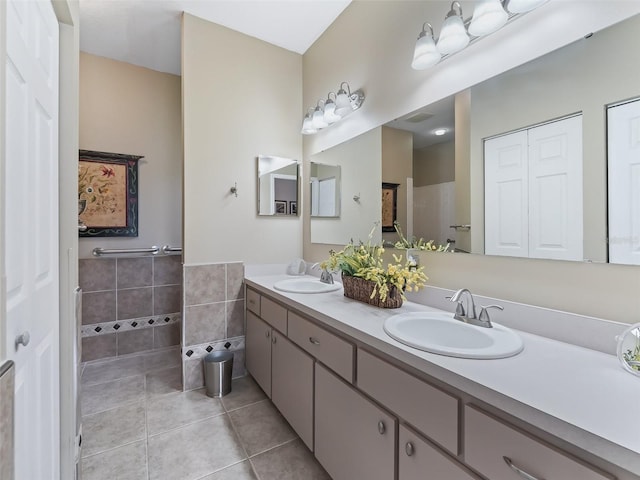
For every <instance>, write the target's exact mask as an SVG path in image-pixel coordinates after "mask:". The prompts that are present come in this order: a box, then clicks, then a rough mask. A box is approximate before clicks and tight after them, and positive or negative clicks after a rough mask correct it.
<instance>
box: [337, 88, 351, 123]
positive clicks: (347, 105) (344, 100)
mask: <svg viewBox="0 0 640 480" xmlns="http://www.w3.org/2000/svg"><path fill="white" fill-rule="evenodd" d="M351 112H353V107H352V106H351V100H349V95H348V94H347V92H345V91H344V90H343V89H340V90H339V91H338V95H337V96H336V110H335V113H336V115H340V117H346V116H347V115H349V114H350V113H351Z"/></svg>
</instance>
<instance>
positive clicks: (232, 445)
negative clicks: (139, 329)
mask: <svg viewBox="0 0 640 480" xmlns="http://www.w3.org/2000/svg"><path fill="white" fill-rule="evenodd" d="M180 370H181V367H180V354H179V352H178V351H177V350H176V351H171V352H170V355H169V356H167V352H166V351H165V352H160V353H152V354H147V355H137V356H129V357H121V358H118V359H114V360H106V361H102V362H92V363H88V364H86V365H85V366H84V369H83V372H82V382H81V383H82V399H81V400H82V409H83V410H82V411H83V418H82V421H83V447H82V455H83V458H82V479H83V480H103V479H105V480H106V479H109V480H165V479H166V480H330V477H329V476H328V475H327V473H326V472H325V471H324V470H323V469H322V467H321V466H320V465H319V464H318V463H317V462H316V460H315V458H314V457H313V455H312V454H311V453H310V452H309V450H307V448H306V447H305V446H304V444H303V443H302V441H301V440H300V439H299V438H298V437H297V435H296V434H295V432H293V430H291V427H289V425H288V424H287V422H286V421H285V420H284V418H282V416H281V415H280V414H279V413H278V411H277V410H276V409H275V407H274V406H273V405H272V404H271V401H270V400H269V399H267V398H266V397H265V395H264V393H263V392H262V390H261V389H260V388H259V387H258V386H257V385H256V383H255V382H254V381H253V380H252V379H251V377H249V376H247V377H242V378H237V379H234V380H233V390H232V392H231V393H230V394H229V395H227V396H225V397H223V398H222V399H214V398H209V397H207V396H206V395H205V393H204V390H203V389H200V390H193V391H190V392H182V390H181V383H180Z"/></svg>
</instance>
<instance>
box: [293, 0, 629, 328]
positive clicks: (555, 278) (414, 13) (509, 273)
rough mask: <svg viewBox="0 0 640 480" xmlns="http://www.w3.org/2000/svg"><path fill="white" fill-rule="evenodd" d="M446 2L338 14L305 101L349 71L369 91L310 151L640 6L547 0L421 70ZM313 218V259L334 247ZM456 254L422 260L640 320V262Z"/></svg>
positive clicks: (441, 281)
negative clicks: (318, 239)
mask: <svg viewBox="0 0 640 480" xmlns="http://www.w3.org/2000/svg"><path fill="white" fill-rule="evenodd" d="M465 4H466V5H467V6H468V2H463V7H465ZM448 8H449V4H447V3H446V2H390V1H380V2H364V1H356V2H353V3H352V4H351V5H350V6H349V7H348V8H347V9H346V10H345V11H344V12H343V14H342V15H340V17H338V19H337V21H336V22H335V23H334V24H333V25H332V26H331V27H330V28H329V29H328V30H327V32H325V34H324V35H323V36H322V37H320V39H318V40H317V41H316V42H315V43H314V45H313V46H312V47H311V48H310V49H309V50H308V51H307V53H306V54H305V55H304V105H305V106H311V105H313V104H315V102H316V101H317V99H318V98H323V97H324V96H326V92H327V90H328V89H331V88H335V86H337V85H338V84H339V83H340V82H341V81H344V80H347V81H349V82H350V84H351V87H352V89H356V88H363V89H364V92H365V94H366V96H367V98H366V100H365V103H364V104H363V106H362V108H361V109H360V110H358V111H357V112H355V113H354V114H353V115H351V116H350V117H349V118H348V119H346V120H345V121H344V122H342V124H340V125H339V126H337V127H333V128H328V129H326V130H323V131H321V132H319V133H318V134H316V135H313V136H308V137H306V138H305V144H304V148H305V158H307V157H308V156H309V155H311V154H313V153H315V152H318V151H321V150H323V149H326V148H328V147H330V146H333V145H336V144H338V143H340V142H343V141H345V140H348V139H349V138H352V137H355V136H357V135H359V134H361V133H363V132H366V131H368V130H370V129H372V128H375V127H377V126H379V125H383V124H385V123H387V122H389V121H391V120H393V119H395V118H399V117H401V116H402V115H404V114H406V113H408V112H411V111H414V110H417V109H418V108H420V107H422V106H424V105H428V104H430V103H433V102H435V101H437V100H440V99H442V98H445V97H447V96H449V95H452V94H455V93H457V92H460V91H463V90H465V89H467V88H469V87H471V86H472V85H475V84H477V83H479V82H482V81H484V80H486V79H487V78H490V77H493V76H495V75H497V74H499V73H501V72H503V71H506V70H508V69H510V68H513V67H515V66H517V65H520V64H522V63H525V62H527V61H529V60H531V59H533V58H537V57H539V56H540V55H542V54H545V53H548V52H550V51H553V50H555V49H557V48H558V47H560V46H562V45H566V44H568V43H570V42H572V41H574V40H577V39H579V38H581V37H583V36H584V35H585V34H586V33H589V32H592V31H598V30H600V29H601V28H604V27H606V26H608V25H610V24H612V23H615V22H617V21H619V20H621V19H623V18H626V17H628V16H630V15H631V14H633V13H638V12H640V4H639V3H638V2H625V1H597V2H549V3H547V4H545V5H544V6H543V7H541V8H540V9H538V10H536V11H534V12H531V13H530V14H528V15H527V16H525V17H523V18H521V19H518V21H516V22H513V23H512V24H510V25H508V26H507V27H505V28H504V29H502V30H501V31H499V32H496V33H495V34H494V35H491V36H490V37H487V38H485V39H483V40H482V41H481V42H478V43H476V44H475V45H472V46H471V47H470V48H468V49H466V50H465V51H463V52H461V53H460V54H457V55H456V56H454V57H452V58H450V59H448V60H447V61H445V62H443V63H441V64H440V65H438V66H436V67H435V68H432V69H430V70H427V71H422V72H416V71H413V70H412V69H411V68H410V66H409V64H410V59H411V52H412V49H413V45H414V44H415V37H416V35H417V33H418V32H419V30H420V27H421V25H422V22H424V21H432V22H436V23H439V20H438V19H441V18H444V15H445V14H446V11H447V9H448ZM468 10H469V11H471V9H468ZM548 15H553V34H547V35H540V32H549V29H550V28H551V27H550V23H549V17H548ZM363 19H366V21H365V20H363ZM434 19H436V20H434ZM380 32H384V35H381V33H380ZM336 52H340V53H339V55H338V54H336ZM402 52H404V54H403V53H402ZM456 176H457V175H456ZM363 181H364V180H363ZM306 195H308V191H307V193H306ZM456 203H458V199H456ZM457 220H458V219H457ZM308 227H309V225H308V218H307V220H306V223H305V230H304V235H305V236H304V242H305V243H304V255H305V259H308V260H314V261H315V260H320V259H322V258H324V257H326V247H325V248H318V247H319V246H317V245H314V244H312V243H311V242H310V237H309V233H308V231H309V230H308ZM450 256H451V255H444V254H443V255H442V256H441V257H436V259H434V260H433V261H432V260H431V258H430V257H429V258H427V259H426V260H425V261H424V262H423V263H424V264H425V265H426V267H427V272H428V275H429V277H430V279H431V280H430V282H431V284H432V285H436V286H449V287H451V288H459V287H462V286H469V285H470V283H469V282H470V278H471V277H470V276H473V277H474V279H476V280H474V285H475V286H480V289H479V291H480V292H481V293H484V294H485V295H492V296H495V297H498V298H506V299H512V297H513V296H514V295H516V296H517V297H518V299H519V301H522V302H525V303H532V304H537V305H541V306H550V307H553V305H555V304H557V303H559V301H558V297H562V299H561V300H560V303H561V304H562V307H561V308H562V309H564V310H567V311H571V312H580V313H585V314H593V315H599V316H606V317H607V318H611V319H614V320H620V321H624V322H632V321H637V318H638V313H639V312H640V296H638V295H637V292H638V291H640V269H637V268H633V267H620V266H615V265H597V264H581V263H566V262H547V261H540V260H522V259H496V258H493V257H482V256H474V255H459V256H456V257H455V260H453V261H450V260H449V258H450ZM529 279H530V280H529ZM505 284H508V285H505ZM474 285H471V286H472V288H474ZM507 287H508V288H507ZM476 289H477V290H478V288H476ZM604 313H606V315H604Z"/></svg>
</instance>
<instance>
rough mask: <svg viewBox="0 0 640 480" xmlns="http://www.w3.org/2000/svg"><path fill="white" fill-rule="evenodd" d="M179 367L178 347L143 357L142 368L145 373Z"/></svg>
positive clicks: (180, 361)
mask: <svg viewBox="0 0 640 480" xmlns="http://www.w3.org/2000/svg"><path fill="white" fill-rule="evenodd" d="M181 365H182V357H181V356H180V347H177V348H171V349H166V350H161V351H154V352H151V353H147V354H146V355H144V368H145V370H146V371H147V372H151V371H154V370H165V369H167V368H173V367H180V366H181Z"/></svg>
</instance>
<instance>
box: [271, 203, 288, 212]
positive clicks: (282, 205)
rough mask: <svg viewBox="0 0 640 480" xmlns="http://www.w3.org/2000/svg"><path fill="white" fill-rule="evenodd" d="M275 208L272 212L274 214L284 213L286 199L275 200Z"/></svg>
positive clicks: (285, 210)
mask: <svg viewBox="0 0 640 480" xmlns="http://www.w3.org/2000/svg"><path fill="white" fill-rule="evenodd" d="M274 204H275V209H274V212H275V214H276V215H286V214H287V201H286V200H275V201H274Z"/></svg>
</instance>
